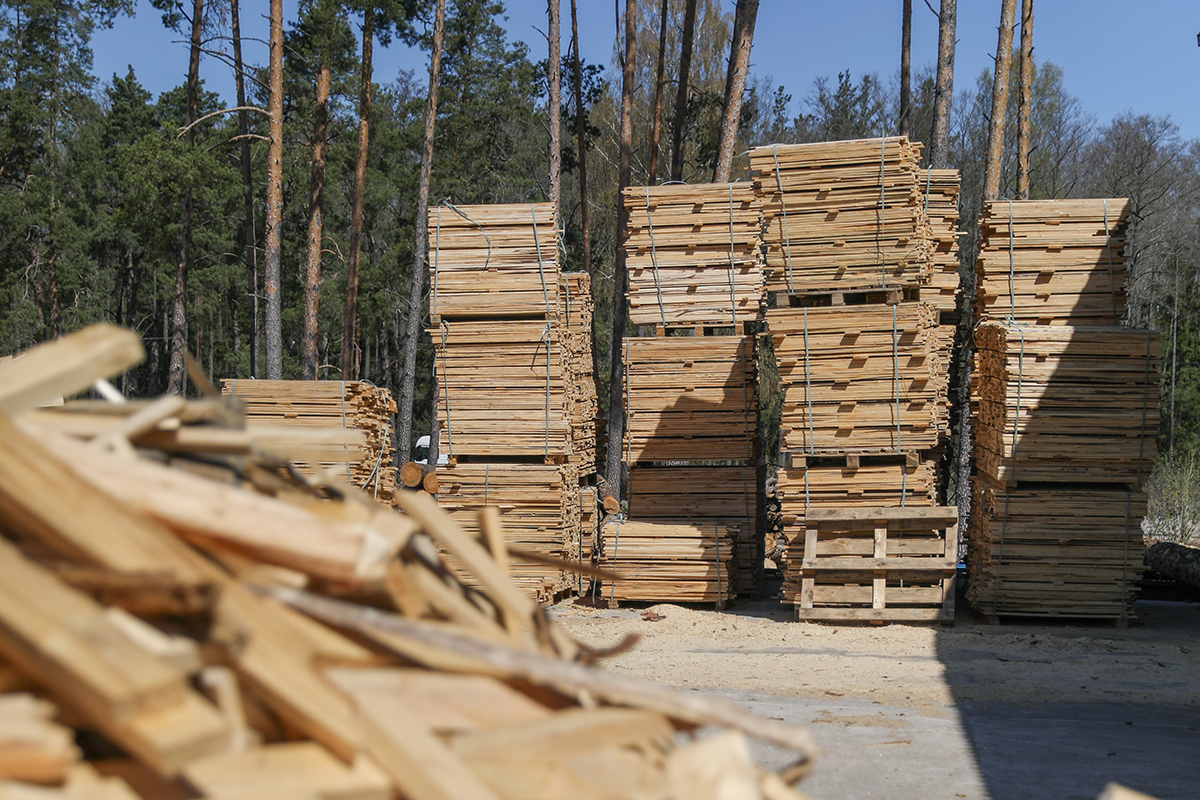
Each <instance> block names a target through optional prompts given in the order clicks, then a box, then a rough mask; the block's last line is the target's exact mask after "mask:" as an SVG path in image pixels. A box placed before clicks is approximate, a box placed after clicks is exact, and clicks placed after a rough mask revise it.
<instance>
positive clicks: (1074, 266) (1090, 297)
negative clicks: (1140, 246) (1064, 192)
mask: <svg viewBox="0 0 1200 800" xmlns="http://www.w3.org/2000/svg"><path fill="white" fill-rule="evenodd" d="M1132 208H1133V206H1132V203H1130V201H1129V200H1128V199H1127V198H1102V199H1098V200H1013V201H1011V202H1009V201H1007V200H993V201H990V202H986V203H984V205H983V213H982V215H981V216H980V220H979V233H980V250H979V260H978V261H977V262H976V265H975V274H976V279H977V281H978V287H979V289H978V293H977V295H976V300H975V303H976V317H977V318H978V319H983V318H984V317H985V316H989V317H991V318H993V319H1005V320H1008V319H1012V320H1015V321H1017V322H1025V323H1029V324H1039V325H1120V324H1121V321H1122V320H1123V319H1124V317H1125V258H1124V249H1125V229H1126V226H1127V224H1128V222H1129V215H1130V213H1131V211H1132Z"/></svg>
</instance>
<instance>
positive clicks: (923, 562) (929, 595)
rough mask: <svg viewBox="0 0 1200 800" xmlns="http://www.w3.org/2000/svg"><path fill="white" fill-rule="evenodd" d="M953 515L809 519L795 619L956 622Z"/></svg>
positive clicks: (858, 514) (873, 511)
mask: <svg viewBox="0 0 1200 800" xmlns="http://www.w3.org/2000/svg"><path fill="white" fill-rule="evenodd" d="M957 540H958V509H957V508H954V507H953V506H950V507H944V506H941V507H936V508H856V509H820V510H814V511H810V512H809V514H808V518H807V520H806V527H805V532H804V558H803V560H802V561H801V563H800V570H799V571H800V581H801V588H800V595H799V597H798V598H796V599H795V601H794V602H795V607H796V619H797V620H810V621H816V620H821V621H837V622H850V621H871V622H949V623H953V622H954V577H955V564H956V561H957V558H956V546H957V544H956V543H957Z"/></svg>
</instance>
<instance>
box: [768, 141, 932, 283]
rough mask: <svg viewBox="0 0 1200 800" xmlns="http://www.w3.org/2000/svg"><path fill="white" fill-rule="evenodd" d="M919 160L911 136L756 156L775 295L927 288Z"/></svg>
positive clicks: (773, 148) (777, 149)
mask: <svg viewBox="0 0 1200 800" xmlns="http://www.w3.org/2000/svg"><path fill="white" fill-rule="evenodd" d="M920 155H921V145H920V144H919V143H916V142H910V141H908V139H907V138H906V137H889V138H886V139H860V140H856V141H843V142H820V143H816V144H790V145H766V146H763V147H756V148H754V149H753V150H751V151H750V165H751V169H752V170H753V171H754V182H755V187H756V189H757V190H758V192H759V194H760V195H761V196H762V204H763V216H764V220H765V223H766V233H765V234H764V237H763V238H764V241H765V243H766V250H767V253H766V270H767V277H766V284H767V289H768V291H772V292H785V293H792V292H801V291H808V290H831V289H840V288H846V289H850V288H866V287H883V286H901V285H905V286H916V285H921V284H927V283H928V282H929V279H930V269H931V268H930V261H929V251H930V248H931V239H930V228H929V222H928V219H927V218H926V215H925V210H924V208H923V204H922V191H923V188H924V186H923V183H924V181H923V180H922V179H923V178H924V175H923V173H922V172H921V170H920V169H919V168H918V162H919V161H920Z"/></svg>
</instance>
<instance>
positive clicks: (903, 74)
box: [896, 0, 912, 136]
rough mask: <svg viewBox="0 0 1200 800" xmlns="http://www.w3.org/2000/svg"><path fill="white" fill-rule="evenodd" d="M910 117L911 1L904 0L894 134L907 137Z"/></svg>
mask: <svg viewBox="0 0 1200 800" xmlns="http://www.w3.org/2000/svg"><path fill="white" fill-rule="evenodd" d="M911 116H912V0H904V8H903V11H902V13H901V20H900V115H899V117H898V118H897V120H896V133H898V134H900V135H901V136H908V123H909V117H911Z"/></svg>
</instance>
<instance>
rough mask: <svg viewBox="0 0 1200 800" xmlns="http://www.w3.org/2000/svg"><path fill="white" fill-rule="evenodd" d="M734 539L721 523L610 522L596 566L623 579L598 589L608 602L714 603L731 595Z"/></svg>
mask: <svg viewBox="0 0 1200 800" xmlns="http://www.w3.org/2000/svg"><path fill="white" fill-rule="evenodd" d="M733 558H734V556H733V536H732V535H731V534H730V532H729V531H728V530H727V529H726V528H725V527H724V526H723V525H721V524H720V523H712V524H707V523H706V524H703V525H700V524H695V523H692V522H691V521H688V520H676V521H665V520H659V521H655V522H648V521H641V520H629V519H619V518H617V517H609V518H608V519H606V520H605V521H604V524H603V526H602V527H601V532H600V557H599V564H600V566H601V567H603V568H605V569H609V570H612V571H614V572H617V573H619V574H620V575H621V576H622V578H621V579H620V580H617V581H612V582H611V583H610V584H609V585H607V586H604V587H603V588H602V592H603V595H604V597H605V598H607V599H609V600H610V601H612V602H618V603H619V602H622V601H630V600H632V601H643V602H661V603H716V604H717V605H718V606H723V605H724V604H725V602H726V601H728V600H729V598H730V596H731V590H730V587H731V583H730V581H731V580H732V573H733V570H732V564H733Z"/></svg>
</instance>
